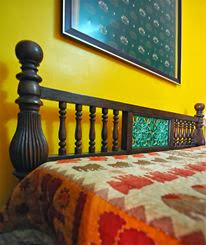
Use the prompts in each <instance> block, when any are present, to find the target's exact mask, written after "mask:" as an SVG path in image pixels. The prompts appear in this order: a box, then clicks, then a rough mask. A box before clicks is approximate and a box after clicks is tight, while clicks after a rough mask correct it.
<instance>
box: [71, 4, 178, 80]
mask: <svg viewBox="0 0 206 245" xmlns="http://www.w3.org/2000/svg"><path fill="white" fill-rule="evenodd" d="M177 1H178V0H104V1H103V0H102V1H100V0H99V1H98V0H78V1H76V0H75V1H72V4H73V7H72V10H73V12H74V13H73V15H74V16H73V18H72V27H73V28H74V29H76V30H78V31H80V32H82V33H84V34H86V35H88V36H90V37H92V38H95V39H96V40H98V41H100V42H102V43H105V44H107V45H109V46H111V47H113V48H115V49H117V50H118V51H121V52H122V53H123V54H126V55H129V57H132V58H135V59H136V60H138V61H139V62H141V63H142V64H143V65H144V64H146V65H149V66H150V67H152V68H154V69H156V70H159V71H161V72H163V73H165V74H167V75H169V76H172V77H177V76H176V70H177V68H176V51H175V50H176V36H177V35H176V24H177V23H176V19H177V18H176V5H177Z"/></svg>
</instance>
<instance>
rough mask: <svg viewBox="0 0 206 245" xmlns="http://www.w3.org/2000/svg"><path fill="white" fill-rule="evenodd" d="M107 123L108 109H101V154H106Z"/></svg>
mask: <svg viewBox="0 0 206 245" xmlns="http://www.w3.org/2000/svg"><path fill="white" fill-rule="evenodd" d="M107 121H108V109H107V108H102V147H101V151H102V152H107V143H108V142H107V137H108V135H107Z"/></svg>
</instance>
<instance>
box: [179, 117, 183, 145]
mask: <svg viewBox="0 0 206 245" xmlns="http://www.w3.org/2000/svg"><path fill="white" fill-rule="evenodd" d="M182 143H183V121H182V120H180V121H179V144H180V145H182Z"/></svg>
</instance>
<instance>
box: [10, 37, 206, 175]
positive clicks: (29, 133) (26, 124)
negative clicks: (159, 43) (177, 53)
mask: <svg viewBox="0 0 206 245" xmlns="http://www.w3.org/2000/svg"><path fill="white" fill-rule="evenodd" d="M16 56H17V58H18V59H19V61H20V63H21V64H22V67H21V70H22V71H21V72H20V73H18V74H17V76H16V77H17V79H18V80H19V85H18V94H19V97H18V98H17V100H16V103H17V104H18V105H19V108H20V112H19V114H18V123H17V129H16V132H15V135H14V137H13V139H12V142H11V144H10V157H11V161H12V164H13V166H14V168H15V171H14V174H15V176H17V177H18V178H23V177H24V176H25V175H27V174H28V173H29V172H30V171H32V170H33V169H35V168H36V167H37V166H39V165H40V164H42V163H44V162H46V161H48V160H57V159H64V158H74V157H84V156H99V155H118V154H130V153H138V152H149V151H160V150H168V149H179V148H186V147H192V146H199V145H203V144H205V140H204V137H203V132H202V126H203V110H204V108H205V106H204V104H202V103H198V104H196V105H195V110H196V115H195V116H194V117H192V116H187V115H183V114H177V113H172V112H166V111H161V110H156V109H150V108H145V107H141V106H136V105H130V104H125V103H120V102H116V101H111V100H106V99H100V98H95V97H91V96H85V95H80V94H75V93H70V92H66V91H60V90H56V89H51V88H46V87H41V86H40V85H39V83H40V82H41V81H42V79H41V77H40V76H39V75H38V74H37V72H38V70H37V67H38V66H39V64H40V63H41V61H42V59H43V51H42V49H41V47H40V46H39V45H38V44H37V43H35V42H32V41H21V42H19V43H18V44H17V45H16ZM41 99H45V100H52V101H56V102H57V103H58V104H59V118H60V124H59V154H58V155H57V156H48V144H47V141H46V138H45V137H44V134H43V131H42V127H41V116H40V114H39V108H40V106H42V101H41ZM67 103H70V104H75V111H76V112H75V120H76V129H75V135H74V137H75V147H74V154H69V155H68V154H67V153H66V126H65V118H66V108H67ZM83 105H84V106H88V107H89V111H90V115H89V116H90V130H89V136H88V140H89V149H88V152H87V153H82V141H81V140H82V129H81V120H82V113H83V111H82V106H83ZM96 108H102V133H101V138H102V139H101V142H102V143H101V152H96V150H95V117H96ZM108 110H112V111H113V129H112V149H110V150H109V149H108V125H107V122H108ZM120 112H121V117H119V113H120ZM120 119H121V120H122V121H121V124H122V127H121V128H122V131H121V142H119V138H118V135H119V133H120V132H119V123H120ZM141 125H143V126H142V127H141ZM145 130H147V131H145ZM147 135H148V137H149V140H147V139H145V136H147Z"/></svg>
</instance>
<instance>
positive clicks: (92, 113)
mask: <svg viewBox="0 0 206 245" xmlns="http://www.w3.org/2000/svg"><path fill="white" fill-rule="evenodd" d="M89 111H90V115H89V117H90V130H89V153H94V152H95V117H96V107H95V106H90V108H89Z"/></svg>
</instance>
